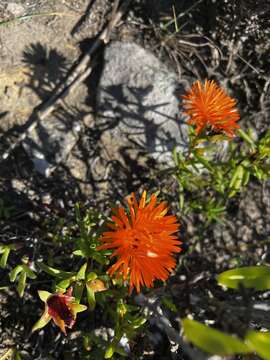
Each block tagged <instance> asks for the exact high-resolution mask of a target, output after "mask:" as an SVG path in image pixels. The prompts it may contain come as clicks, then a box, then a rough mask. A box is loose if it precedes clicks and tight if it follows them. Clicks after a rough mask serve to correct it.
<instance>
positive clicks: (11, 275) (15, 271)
mask: <svg viewBox="0 0 270 360" xmlns="http://www.w3.org/2000/svg"><path fill="white" fill-rule="evenodd" d="M22 270H23V267H22V265H17V266H16V267H15V268H14V269H13V270H12V271H11V272H10V273H9V279H10V281H11V282H14V281H15V280H16V278H17V276H18V275H19V273H20V272H21V271H22Z"/></svg>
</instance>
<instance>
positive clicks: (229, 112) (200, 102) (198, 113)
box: [182, 80, 240, 137]
mask: <svg viewBox="0 0 270 360" xmlns="http://www.w3.org/2000/svg"><path fill="white" fill-rule="evenodd" d="M182 99H183V105H184V109H185V110H184V112H185V113H186V114H188V115H189V116H190V120H189V121H188V123H189V124H191V125H196V134H200V132H201V131H202V130H203V129H204V128H205V127H208V126H209V127H210V128H211V130H213V131H216V132H218V133H219V132H223V133H225V134H226V135H227V136H229V137H233V136H234V130H235V129H238V128H239V125H238V124H237V123H236V122H237V121H238V120H239V119H240V116H239V113H238V111H237V109H236V107H235V106H236V101H235V100H234V99H232V98H231V97H230V96H228V95H227V94H226V93H225V91H224V90H223V89H221V88H220V87H219V86H218V85H217V84H216V83H215V82H214V81H208V80H206V81H205V83H204V84H202V83H201V82H200V81H196V82H195V83H194V84H193V85H192V87H191V90H190V91H189V92H188V94H187V95H185V96H182Z"/></svg>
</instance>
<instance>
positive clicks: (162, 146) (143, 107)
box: [96, 41, 187, 162]
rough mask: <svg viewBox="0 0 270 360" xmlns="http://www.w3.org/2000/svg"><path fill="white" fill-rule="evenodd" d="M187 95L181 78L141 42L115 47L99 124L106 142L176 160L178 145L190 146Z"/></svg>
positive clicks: (109, 54) (107, 61) (103, 82)
mask: <svg viewBox="0 0 270 360" xmlns="http://www.w3.org/2000/svg"><path fill="white" fill-rule="evenodd" d="M181 92H183V88H181V87H179V84H178V83H177V77H176V75H175V73H173V72H171V71H169V70H168V69H167V68H166V67H165V66H164V65H163V64H162V63H161V62H160V61H159V59H158V58H157V57H156V56H154V55H153V54H152V53H150V52H149V51H147V50H145V49H144V48H142V47H140V46H138V45H136V44H135V43H124V42H119V41H117V42H113V43H111V44H110V45H109V46H108V47H107V48H106V50H105V55H104V68H103V73H102V75H101V79H100V83H99V93H98V99H97V100H98V101H97V103H98V117H97V121H96V125H97V126H98V128H100V129H101V130H102V132H103V136H104V137H106V139H107V141H105V142H109V141H111V142H113V143H115V146H116V147H118V148H119V146H120V147H121V146H130V145H131V144H134V146H137V148H138V149H140V150H141V151H144V152H145V153H147V154H149V155H151V156H152V157H153V158H154V159H155V160H157V161H159V162H167V161H170V160H171V151H172V150H173V148H174V147H175V146H178V147H180V148H182V149H184V148H185V147H186V144H185V141H186V138H187V137H186V125H185V124H184V122H185V118H184V117H183V116H181V114H180V112H179V100H178V99H177V94H181ZM176 93H177V94H176Z"/></svg>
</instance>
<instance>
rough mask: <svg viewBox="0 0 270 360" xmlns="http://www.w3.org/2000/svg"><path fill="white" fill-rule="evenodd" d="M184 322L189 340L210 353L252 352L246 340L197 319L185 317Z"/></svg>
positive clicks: (221, 354) (225, 354)
mask: <svg viewBox="0 0 270 360" xmlns="http://www.w3.org/2000/svg"><path fill="white" fill-rule="evenodd" d="M182 323H183V327H184V332H185V335H186V337H187V338H188V340H189V341H190V342H192V343H193V344H194V345H196V346H197V347H198V348H200V349H202V350H204V351H206V352H208V353H210V354H215V355H220V356H227V355H233V354H241V353H247V352H251V350H250V349H249V347H248V346H247V345H246V344H245V343H244V342H242V341H241V340H239V339H237V338H236V337H234V336H231V335H228V334H225V333H223V332H221V331H218V330H216V329H213V328H211V327H209V326H206V325H203V324H201V323H199V322H198V321H195V320H191V319H184V320H183V321H182Z"/></svg>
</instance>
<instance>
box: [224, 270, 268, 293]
mask: <svg viewBox="0 0 270 360" xmlns="http://www.w3.org/2000/svg"><path fill="white" fill-rule="evenodd" d="M218 283H219V284H220V285H224V286H227V287H228V288H232V289H237V288H238V287H239V286H240V284H241V285H242V286H244V287H246V288H253V289H255V290H268V289H270V267H269V266H246V267H240V268H236V269H232V270H228V271H225V272H223V273H221V274H220V275H219V276H218Z"/></svg>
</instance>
